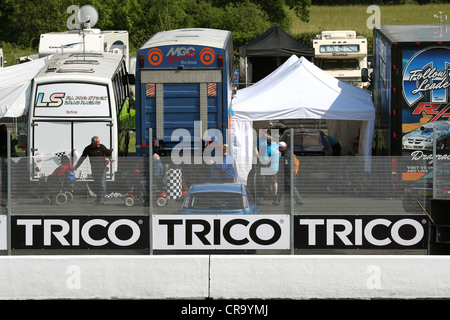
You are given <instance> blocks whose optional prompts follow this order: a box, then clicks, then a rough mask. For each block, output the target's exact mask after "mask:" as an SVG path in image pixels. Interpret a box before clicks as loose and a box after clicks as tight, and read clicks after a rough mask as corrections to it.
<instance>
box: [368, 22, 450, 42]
mask: <svg viewBox="0 0 450 320" xmlns="http://www.w3.org/2000/svg"><path fill="white" fill-rule="evenodd" d="M375 29H378V30H380V31H381V33H383V34H384V35H385V36H386V37H387V38H389V40H391V41H392V42H438V41H439V42H447V41H449V42H450V25H447V24H404V25H402V24H399V25H377V26H375Z"/></svg>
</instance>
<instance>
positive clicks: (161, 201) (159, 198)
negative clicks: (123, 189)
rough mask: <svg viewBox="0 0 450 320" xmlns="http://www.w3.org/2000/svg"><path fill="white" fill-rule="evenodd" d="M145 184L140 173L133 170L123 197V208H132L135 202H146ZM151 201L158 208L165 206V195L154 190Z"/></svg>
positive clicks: (160, 191)
mask: <svg viewBox="0 0 450 320" xmlns="http://www.w3.org/2000/svg"><path fill="white" fill-rule="evenodd" d="M145 183H146V181H145V179H144V178H143V176H142V174H141V172H140V171H139V170H138V169H135V170H134V171H133V172H132V174H131V179H130V184H129V189H128V192H127V193H126V194H125V196H124V203H125V206H127V207H132V206H134V204H135V203H136V202H137V201H146V197H147V190H146V188H145ZM153 200H154V201H155V203H156V205H157V206H158V207H164V206H165V205H166V204H167V194H166V193H165V192H164V191H162V190H156V191H154V192H153Z"/></svg>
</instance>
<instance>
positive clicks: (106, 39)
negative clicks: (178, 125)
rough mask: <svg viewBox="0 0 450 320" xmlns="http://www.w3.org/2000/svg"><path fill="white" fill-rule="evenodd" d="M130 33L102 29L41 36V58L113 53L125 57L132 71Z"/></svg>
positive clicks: (52, 33)
mask: <svg viewBox="0 0 450 320" xmlns="http://www.w3.org/2000/svg"><path fill="white" fill-rule="evenodd" d="M128 38H129V36H128V31H121V30H119V31H111V30H105V31H104V30H100V29H81V30H68V31H63V32H49V33H44V34H41V37H40V40H39V52H38V53H39V57H44V56H47V55H51V54H54V53H74V52H86V53H104V52H111V53H116V54H120V55H124V56H125V62H126V67H127V70H130V52H129V40H128Z"/></svg>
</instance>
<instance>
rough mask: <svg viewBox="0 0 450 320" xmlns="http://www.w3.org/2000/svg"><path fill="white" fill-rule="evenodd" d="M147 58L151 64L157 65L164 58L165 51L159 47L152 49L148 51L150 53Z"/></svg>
mask: <svg viewBox="0 0 450 320" xmlns="http://www.w3.org/2000/svg"><path fill="white" fill-rule="evenodd" d="M147 59H148V62H150V64H151V65H153V66H157V65H159V64H160V63H161V62H162V60H163V53H162V51H161V50H160V49H158V48H153V49H150V50H149V51H148V54H147Z"/></svg>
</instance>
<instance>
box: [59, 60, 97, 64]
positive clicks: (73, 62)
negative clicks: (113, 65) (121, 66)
mask: <svg viewBox="0 0 450 320" xmlns="http://www.w3.org/2000/svg"><path fill="white" fill-rule="evenodd" d="M64 64H99V62H98V61H97V60H67V61H65V62H64Z"/></svg>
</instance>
